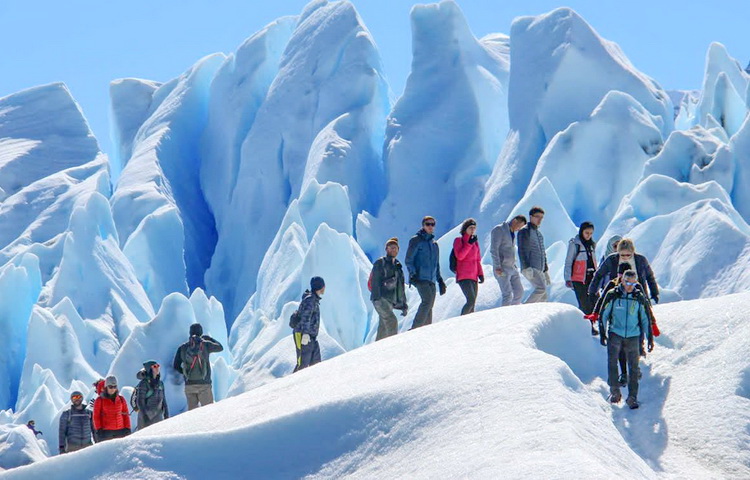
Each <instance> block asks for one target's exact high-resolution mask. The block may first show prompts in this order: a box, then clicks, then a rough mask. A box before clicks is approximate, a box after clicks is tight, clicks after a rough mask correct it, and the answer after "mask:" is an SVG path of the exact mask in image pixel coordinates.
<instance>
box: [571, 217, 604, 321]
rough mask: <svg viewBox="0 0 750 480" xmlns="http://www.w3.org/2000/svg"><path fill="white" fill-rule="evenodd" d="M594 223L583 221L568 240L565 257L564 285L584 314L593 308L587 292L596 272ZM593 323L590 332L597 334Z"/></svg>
mask: <svg viewBox="0 0 750 480" xmlns="http://www.w3.org/2000/svg"><path fill="white" fill-rule="evenodd" d="M593 236H594V225H593V224H592V223H591V222H583V223H582V224H581V227H580V228H579V229H578V235H576V236H575V237H573V238H571V239H570V241H569V242H568V255H567V256H566V258H565V269H564V271H563V273H564V276H565V286H566V287H568V288H572V289H573V291H574V292H575V294H576V298H577V299H578V308H580V309H581V311H582V312H583V313H584V315H588V314H590V313H591V312H592V311H593V309H594V302H593V301H592V299H591V297H590V296H589V294H588V288H589V284H590V283H591V280H592V279H593V278H594V272H596V242H595V241H594V239H593ZM598 333H599V332H597V331H596V328H595V327H594V325H593V324H592V325H591V334H592V335H597V334H598Z"/></svg>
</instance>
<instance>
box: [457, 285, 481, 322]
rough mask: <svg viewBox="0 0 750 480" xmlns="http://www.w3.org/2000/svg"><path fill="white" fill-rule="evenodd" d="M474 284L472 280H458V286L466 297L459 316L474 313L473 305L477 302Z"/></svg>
mask: <svg viewBox="0 0 750 480" xmlns="http://www.w3.org/2000/svg"><path fill="white" fill-rule="evenodd" d="M476 283H477V282H475V281H473V280H459V281H458V286H459V287H461V291H462V292H463V294H464V297H466V303H465V304H464V306H463V308H462V309H461V315H466V314H469V313H472V312H473V311H474V304H475V303H476V300H477V292H476Z"/></svg>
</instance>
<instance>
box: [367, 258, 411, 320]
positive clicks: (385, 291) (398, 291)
mask: <svg viewBox="0 0 750 480" xmlns="http://www.w3.org/2000/svg"><path fill="white" fill-rule="evenodd" d="M391 285H392V288H391ZM371 286H372V293H370V300H372V301H373V302H374V301H376V300H380V299H381V298H385V299H386V300H388V301H389V302H390V303H391V305H393V307H394V308H396V309H402V308H404V307H405V306H406V292H405V289H404V269H403V267H402V266H401V262H399V261H398V259H396V258H393V257H388V256H385V257H381V258H379V259H377V260H375V263H374V264H373V265H372V283H371Z"/></svg>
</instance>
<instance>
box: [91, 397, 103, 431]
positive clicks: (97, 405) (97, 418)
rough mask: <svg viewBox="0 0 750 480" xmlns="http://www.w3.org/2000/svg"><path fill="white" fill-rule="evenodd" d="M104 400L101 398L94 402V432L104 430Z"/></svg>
mask: <svg viewBox="0 0 750 480" xmlns="http://www.w3.org/2000/svg"><path fill="white" fill-rule="evenodd" d="M101 415H102V399H101V397H99V398H97V399H96V400H95V401H94V415H93V417H94V430H97V431H98V430H101V429H102V420H101Z"/></svg>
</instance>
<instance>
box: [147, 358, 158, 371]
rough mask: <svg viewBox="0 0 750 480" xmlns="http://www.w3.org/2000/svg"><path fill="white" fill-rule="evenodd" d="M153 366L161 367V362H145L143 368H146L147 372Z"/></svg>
mask: <svg viewBox="0 0 750 480" xmlns="http://www.w3.org/2000/svg"><path fill="white" fill-rule="evenodd" d="M152 365H159V362H157V361H156V360H146V361H145V362H143V368H145V369H146V371H148V369H149V368H151V366H152Z"/></svg>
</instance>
